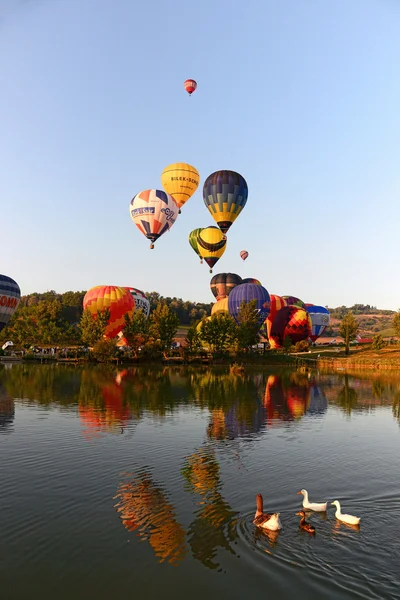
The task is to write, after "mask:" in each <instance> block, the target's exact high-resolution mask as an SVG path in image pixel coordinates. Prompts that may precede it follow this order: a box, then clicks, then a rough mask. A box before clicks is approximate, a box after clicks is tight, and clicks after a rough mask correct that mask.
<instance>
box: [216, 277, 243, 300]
mask: <svg viewBox="0 0 400 600" xmlns="http://www.w3.org/2000/svg"><path fill="white" fill-rule="evenodd" d="M241 283H242V278H241V277H240V275H236V273H218V274H217V275H214V277H212V278H211V281H210V288H211V291H212V293H213V294H214V296H215V297H216V299H217V300H221V299H222V298H226V297H227V296H229V294H230V293H231V291H232V290H233V288H234V287H236V286H237V285H240V284H241Z"/></svg>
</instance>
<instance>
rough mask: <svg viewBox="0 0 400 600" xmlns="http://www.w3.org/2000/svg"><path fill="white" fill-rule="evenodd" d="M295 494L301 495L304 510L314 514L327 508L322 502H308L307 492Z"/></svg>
mask: <svg viewBox="0 0 400 600" xmlns="http://www.w3.org/2000/svg"><path fill="white" fill-rule="evenodd" d="M297 493H298V494H302V495H303V508H305V509H306V510H314V511H315V512H325V511H326V507H327V506H328V503H327V502H324V503H322V502H321V503H319V502H310V501H309V500H308V492H307V490H301V491H300V492H297Z"/></svg>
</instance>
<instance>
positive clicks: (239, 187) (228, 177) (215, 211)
mask: <svg viewBox="0 0 400 600" xmlns="http://www.w3.org/2000/svg"><path fill="white" fill-rule="evenodd" d="M248 192H249V191H248V188H247V183H246V180H245V179H244V177H242V176H241V175H240V174H239V173H236V172H235V171H216V172H215V173H212V174H211V175H209V176H208V177H207V179H206V180H205V182H204V186H203V199H204V204H205V205H206V207H207V208H208V210H209V211H210V213H211V216H212V218H213V219H214V221H215V222H216V223H217V225H218V227H219V228H220V229H221V231H223V232H224V233H226V232H227V231H228V229H229V227H230V226H231V225H232V223H233V222H234V221H235V220H236V219H237V217H238V216H239V214H240V213H241V211H242V210H243V208H244V207H245V206H246V202H247V196H248Z"/></svg>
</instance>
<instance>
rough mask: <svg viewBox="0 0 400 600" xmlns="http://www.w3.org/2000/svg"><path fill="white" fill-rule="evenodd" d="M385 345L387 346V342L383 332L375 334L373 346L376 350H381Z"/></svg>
mask: <svg viewBox="0 0 400 600" xmlns="http://www.w3.org/2000/svg"><path fill="white" fill-rule="evenodd" d="M385 346H386V342H385V341H384V339H383V337H382V336H381V334H380V333H378V334H377V335H375V336H374V341H373V342H372V348H373V349H374V350H381V349H382V348H384V347H385Z"/></svg>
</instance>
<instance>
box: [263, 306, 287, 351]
mask: <svg viewBox="0 0 400 600" xmlns="http://www.w3.org/2000/svg"><path fill="white" fill-rule="evenodd" d="M270 297H271V309H270V312H269V315H268V317H267V318H266V319H265V323H264V324H265V331H263V333H265V334H266V336H267V338H269V337H270V333H271V327H272V321H273V320H274V319H275V316H276V313H277V312H278V311H279V310H280V309H281V308H283V307H284V306H286V300H285V299H284V298H282V297H281V296H277V295H276V294H271V295H270ZM270 345H271V347H272V344H271V341H270Z"/></svg>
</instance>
